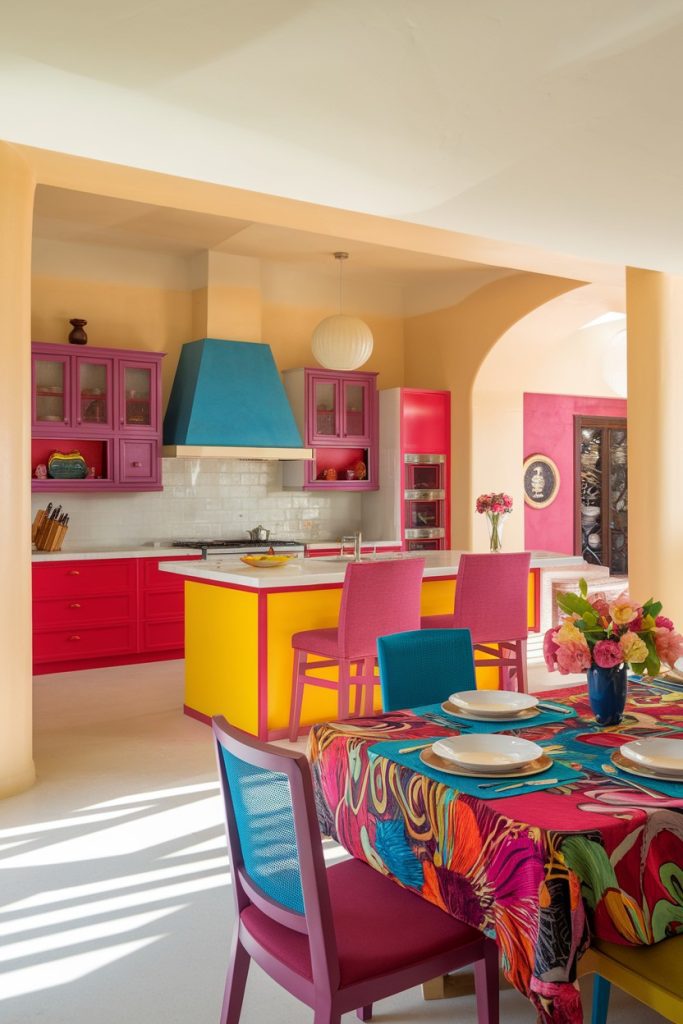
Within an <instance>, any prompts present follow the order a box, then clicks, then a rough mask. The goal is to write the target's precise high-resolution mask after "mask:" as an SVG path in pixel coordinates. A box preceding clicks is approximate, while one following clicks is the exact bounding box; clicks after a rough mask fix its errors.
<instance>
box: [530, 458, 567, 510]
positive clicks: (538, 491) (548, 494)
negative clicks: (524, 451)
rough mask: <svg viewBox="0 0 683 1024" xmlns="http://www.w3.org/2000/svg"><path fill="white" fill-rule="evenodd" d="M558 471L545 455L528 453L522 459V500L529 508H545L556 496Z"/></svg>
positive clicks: (558, 487) (558, 485) (558, 483)
mask: <svg viewBox="0 0 683 1024" xmlns="http://www.w3.org/2000/svg"><path fill="white" fill-rule="evenodd" d="M559 489H560V471H559V470H558V468H557V466H556V465H555V463H554V462H553V460H552V459H551V458H549V457H548V456H547V455H529V457H528V458H526V459H525V460H524V501H525V502H526V504H527V505H529V506H530V507H531V508H545V507H546V506H547V505H550V504H551V503H552V502H553V501H555V498H556V497H557V492H558V491H559Z"/></svg>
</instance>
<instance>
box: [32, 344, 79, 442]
mask: <svg viewBox="0 0 683 1024" xmlns="http://www.w3.org/2000/svg"><path fill="white" fill-rule="evenodd" d="M70 369H71V363H70V360H69V358H68V355H66V354H64V355H57V354H55V355H52V354H51V353H50V354H48V353H45V354H44V355H42V354H41V355H40V356H34V357H33V364H32V378H33V409H32V416H33V423H34V425H36V424H40V425H43V426H50V428H51V429H52V428H54V427H55V426H56V425H60V426H62V427H64V426H67V427H68V426H70V425H71V374H70Z"/></svg>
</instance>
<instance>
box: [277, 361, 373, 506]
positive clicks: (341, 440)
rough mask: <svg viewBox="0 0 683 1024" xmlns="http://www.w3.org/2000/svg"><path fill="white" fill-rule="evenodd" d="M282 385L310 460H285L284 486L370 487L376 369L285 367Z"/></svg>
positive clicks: (343, 488) (341, 488) (371, 488)
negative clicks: (291, 368)
mask: <svg viewBox="0 0 683 1024" xmlns="http://www.w3.org/2000/svg"><path fill="white" fill-rule="evenodd" d="M283 378H284V384H285V390H286V392H287V396H288V398H289V401H290V404H291V406H292V411H293V413H294V417H295V419H296V422H297V426H298V428H299V430H300V432H301V434H302V437H303V440H304V444H305V445H306V446H307V447H311V448H313V451H314V458H313V460H312V462H308V463H306V464H303V463H285V465H284V467H283V481H284V484H285V487H292V488H297V489H298V488H304V489H306V490H347V491H348V490H351V491H367V490H376V489H377V487H378V479H377V474H378V465H377V429H378V423H377V374H375V373H365V372H363V371H360V372H356V371H342V370H339V371H337V370H323V369H313V368H302V369H297V370H286V371H285V373H284V374H283Z"/></svg>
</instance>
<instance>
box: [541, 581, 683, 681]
mask: <svg viewBox="0 0 683 1024" xmlns="http://www.w3.org/2000/svg"><path fill="white" fill-rule="evenodd" d="M579 590H580V593H579V594H558V596H557V603H558V605H559V606H560V608H561V609H562V611H563V612H565V613H566V614H565V616H564V618H563V620H562V622H561V623H560V625H559V626H556V627H554V628H553V629H549V630H548V631H547V632H546V634H545V638H544V641H543V654H544V657H545V663H546V665H547V666H548V668H549V669H550V671H551V672H552V671H554V670H555V669H558V671H560V672H561V673H562V674H563V675H567V674H569V673H570V672H585V671H586V669H589V668H590V667H591V665H598V666H599V667H600V668H614V667H615V666H617V665H623V664H626V665H628V666H629V667H630V668H631V669H632V670H633V671H634V672H637V673H638V674H639V675H649V676H656V675H657V673H658V672H659V669H660V666H661V664H662V662H665V663H666V664H667V665H669V666H670V667H673V664H674V662H675V661H676V660H677V659H678V658H680V657H682V656H683V636H681V634H680V633H677V632H676V630H675V628H674V624H673V622H672V621H671V619H667V617H666V616H665V615H660V612H661V610H662V605H661V602H659V601H653V600H652V598H650V600H649V601H646V602H645V604H642V605H639V604H636V602H635V601H631V600H629V598H628V597H627V596H626V595H625V594H623V595H621V596H620V597H618V598H616V599H615V600H614V601H611V602H608V601H607V600H606V598H605V595H604V594H595V595H593V596H592V597H590V598H589V597H588V587H587V585H586V581H585V580H580V581H579Z"/></svg>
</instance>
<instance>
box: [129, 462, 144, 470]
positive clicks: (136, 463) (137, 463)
mask: <svg viewBox="0 0 683 1024" xmlns="http://www.w3.org/2000/svg"><path fill="white" fill-rule="evenodd" d="M131 465H132V466H135V467H136V469H139V468H140V466H141V465H142V463H141V462H132V463H131Z"/></svg>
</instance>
